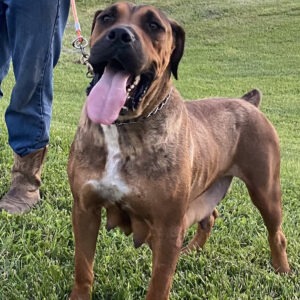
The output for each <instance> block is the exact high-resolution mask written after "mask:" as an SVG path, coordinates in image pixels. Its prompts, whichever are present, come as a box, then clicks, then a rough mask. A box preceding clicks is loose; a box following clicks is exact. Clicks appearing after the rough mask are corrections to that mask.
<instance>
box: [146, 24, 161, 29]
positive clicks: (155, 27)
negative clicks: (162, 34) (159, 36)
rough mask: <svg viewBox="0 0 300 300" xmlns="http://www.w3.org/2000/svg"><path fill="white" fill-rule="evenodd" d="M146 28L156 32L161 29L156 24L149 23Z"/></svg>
mask: <svg viewBox="0 0 300 300" xmlns="http://www.w3.org/2000/svg"><path fill="white" fill-rule="evenodd" d="M148 26H149V28H150V29H151V30H152V31H158V30H159V29H161V26H160V25H159V24H158V23H157V22H150V23H149V24H148Z"/></svg>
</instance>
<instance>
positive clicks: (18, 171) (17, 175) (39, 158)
mask: <svg viewBox="0 0 300 300" xmlns="http://www.w3.org/2000/svg"><path fill="white" fill-rule="evenodd" d="M46 153H47V147H45V148H43V149H40V150H38V151H36V152H33V153H30V154H28V155H25V156H24V157H21V156H19V155H17V154H14V165H13V168H12V180H11V187H10V190H9V191H8V192H7V193H6V194H5V195H4V196H3V198H2V199H1V200H0V211H1V210H6V211H7V212H9V213H11V214H21V213H25V212H28V211H29V210H30V209H31V208H32V207H33V206H34V205H35V204H37V203H38V202H39V200H40V191H39V187H40V185H41V172H42V165H43V162H44V159H45V157H46Z"/></svg>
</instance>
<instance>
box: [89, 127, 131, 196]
mask: <svg viewBox="0 0 300 300" xmlns="http://www.w3.org/2000/svg"><path fill="white" fill-rule="evenodd" d="M102 129H103V133H104V140H105V143H106V146H107V158H106V165H105V170H104V173H103V177H102V179H100V180H90V181H89V184H92V185H93V186H94V187H95V188H96V189H97V192H98V193H99V194H101V196H102V197H103V198H105V199H107V200H108V201H119V200H121V199H122V197H123V196H125V195H128V194H129V192H130V188H129V187H128V185H127V184H126V182H124V180H123V179H122V178H121V176H120V163H121V157H122V155H121V150H120V145H119V133H118V130H117V127H116V125H109V126H105V125H103V126H102Z"/></svg>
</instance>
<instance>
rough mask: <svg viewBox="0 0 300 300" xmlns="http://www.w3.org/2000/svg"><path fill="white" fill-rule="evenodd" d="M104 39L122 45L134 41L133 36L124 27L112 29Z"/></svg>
mask: <svg viewBox="0 0 300 300" xmlns="http://www.w3.org/2000/svg"><path fill="white" fill-rule="evenodd" d="M106 37H107V39H108V40H109V41H111V42H119V43H121V44H124V45H128V44H130V43H132V42H134V41H135V36H134V34H133V33H132V32H131V31H130V30H129V29H128V28H126V27H118V28H114V29H112V30H111V31H110V32H109V33H108V34H107V36H106Z"/></svg>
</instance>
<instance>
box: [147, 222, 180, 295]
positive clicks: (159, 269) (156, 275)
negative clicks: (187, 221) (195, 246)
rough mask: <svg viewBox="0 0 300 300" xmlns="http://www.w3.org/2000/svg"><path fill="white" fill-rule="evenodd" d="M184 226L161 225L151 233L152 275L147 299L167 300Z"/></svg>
mask: <svg viewBox="0 0 300 300" xmlns="http://www.w3.org/2000/svg"><path fill="white" fill-rule="evenodd" d="M183 235H184V233H183V226H179V225H178V223H177V224H176V227H173V226H170V225H169V226H167V227H166V226H165V227H160V226H159V228H158V230H155V231H154V232H152V233H151V248H152V252H153V256H152V277H151V281H150V286H149V290H148V293H147V297H146V299H147V300H167V299H169V292H170V289H171V285H172V280H173V275H174V272H175V268H176V264H177V261H178V257H179V254H180V249H181V246H182V242H183Z"/></svg>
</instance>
